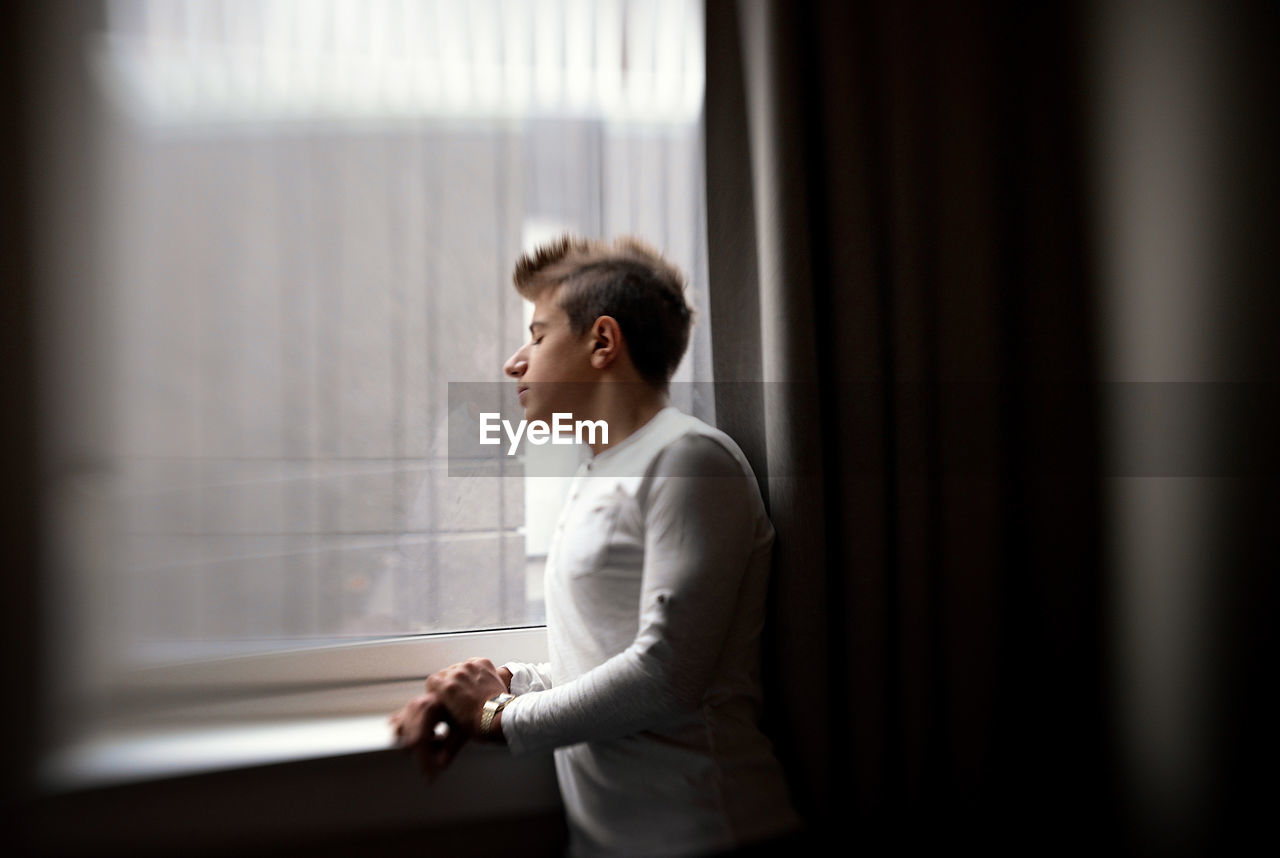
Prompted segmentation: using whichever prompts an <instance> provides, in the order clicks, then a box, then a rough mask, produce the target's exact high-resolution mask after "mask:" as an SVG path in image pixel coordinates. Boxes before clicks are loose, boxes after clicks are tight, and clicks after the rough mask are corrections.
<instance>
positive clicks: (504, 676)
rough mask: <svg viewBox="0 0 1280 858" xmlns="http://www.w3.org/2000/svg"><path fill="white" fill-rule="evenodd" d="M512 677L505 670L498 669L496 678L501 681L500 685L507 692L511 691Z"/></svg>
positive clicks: (510, 673)
mask: <svg viewBox="0 0 1280 858" xmlns="http://www.w3.org/2000/svg"><path fill="white" fill-rule="evenodd" d="M513 676H514V674H513V673H512V672H511V671H510V670H508V669H507V668H505V667H500V668H498V677H499V678H500V679H501V680H502V684H503V685H504V686H505V687H506V689H507V691H510V690H511V679H512V677H513Z"/></svg>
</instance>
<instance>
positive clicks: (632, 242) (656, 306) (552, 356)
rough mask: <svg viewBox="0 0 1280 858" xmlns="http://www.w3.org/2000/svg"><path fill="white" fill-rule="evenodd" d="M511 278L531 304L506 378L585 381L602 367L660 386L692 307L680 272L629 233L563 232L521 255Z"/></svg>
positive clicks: (676, 359) (680, 348)
mask: <svg viewBox="0 0 1280 858" xmlns="http://www.w3.org/2000/svg"><path fill="white" fill-rule="evenodd" d="M514 281H515V288H516V291H517V292H519V293H520V294H521V295H522V296H523V297H524V298H526V299H528V300H530V301H532V302H533V304H534V318H533V323H532V324H531V326H530V333H531V334H532V335H533V336H532V338H531V339H530V341H529V342H528V343H526V344H525V345H524V346H521V348H520V349H519V350H518V351H517V352H516V353H515V354H513V355H512V356H511V357H510V358H509V359H508V360H507V363H506V365H505V366H504V371H505V372H506V374H507V375H508V376H511V377H513V378H517V379H520V380H521V381H522V382H525V381H527V382H528V383H529V384H530V385H533V384H536V383H538V382H562V383H578V382H584V383H585V382H592V381H597V380H601V378H602V375H601V373H603V372H606V371H607V372H608V373H609V374H610V377H611V378H613V379H615V380H617V379H623V380H625V379H626V378H628V377H634V378H636V379H637V380H639V381H643V382H644V383H646V384H647V385H649V386H650V387H652V388H653V389H654V390H657V391H665V390H666V388H667V384H668V382H669V381H670V379H671V376H672V374H673V373H674V372H675V370H676V367H677V366H678V365H679V363H680V360H681V358H682V357H684V353H685V349H686V348H687V347H688V344H689V330H690V327H691V326H692V322H693V310H692V308H690V306H689V305H688V303H687V302H686V300H685V296H684V278H683V277H682V276H681V274H680V271H679V270H678V269H677V268H676V267H675V266H674V265H672V264H671V263H669V262H667V261H666V260H665V259H663V258H662V256H661V255H660V254H659V253H658V252H657V251H655V250H653V249H652V248H650V247H649V246H647V245H645V244H644V243H642V242H640V241H638V240H636V239H634V238H620V239H618V240H617V241H615V242H613V243H612V244H610V243H607V242H603V241H593V240H590V239H585V238H576V237H569V236H565V237H562V238H559V239H557V240H555V241H552V242H550V243H548V244H544V245H542V246H541V247H539V248H538V249H537V250H535V251H534V252H533V253H528V254H525V255H524V256H521V257H520V259H519V261H518V262H517V263H516V267H515V273H514ZM526 405H528V403H526ZM539 410H541V409H539Z"/></svg>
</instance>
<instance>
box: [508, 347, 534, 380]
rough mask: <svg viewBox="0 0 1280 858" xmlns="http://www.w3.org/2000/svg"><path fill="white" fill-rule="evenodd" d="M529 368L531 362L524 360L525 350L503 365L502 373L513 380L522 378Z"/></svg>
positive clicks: (518, 352) (521, 350)
mask: <svg viewBox="0 0 1280 858" xmlns="http://www.w3.org/2000/svg"><path fill="white" fill-rule="evenodd" d="M528 368H529V362H528V361H527V360H525V359H524V349H520V350H519V351H517V352H516V353H515V354H513V355H512V356H511V357H509V358H507V362H506V363H504V364H503V365H502V371H503V372H504V373H506V374H507V375H509V376H511V377H512V378H520V377H521V376H522V375H524V371H525V370H526V369H528Z"/></svg>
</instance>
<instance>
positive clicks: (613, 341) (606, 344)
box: [591, 316, 623, 369]
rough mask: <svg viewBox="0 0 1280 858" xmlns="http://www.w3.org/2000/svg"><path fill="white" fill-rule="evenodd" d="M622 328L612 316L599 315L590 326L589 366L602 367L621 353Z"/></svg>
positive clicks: (593, 367)
mask: <svg viewBox="0 0 1280 858" xmlns="http://www.w3.org/2000/svg"><path fill="white" fill-rule="evenodd" d="M622 348H623V346H622V328H621V327H619V325H618V320H617V319H615V318H613V316H600V317H599V318H597V319H596V321H595V324H593V325H592V326H591V367H592V369H604V368H605V367H607V366H609V365H610V364H611V363H613V362H614V361H615V360H617V359H618V355H619V354H621V353H622Z"/></svg>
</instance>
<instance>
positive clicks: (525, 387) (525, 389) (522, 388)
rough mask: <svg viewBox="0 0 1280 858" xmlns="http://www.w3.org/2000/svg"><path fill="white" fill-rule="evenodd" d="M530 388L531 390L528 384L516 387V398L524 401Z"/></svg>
mask: <svg viewBox="0 0 1280 858" xmlns="http://www.w3.org/2000/svg"><path fill="white" fill-rule="evenodd" d="M528 390H529V386H528V385H521V386H520V387H517V388H516V399H519V400H520V401H521V402H524V395H525V393H527V392H528Z"/></svg>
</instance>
